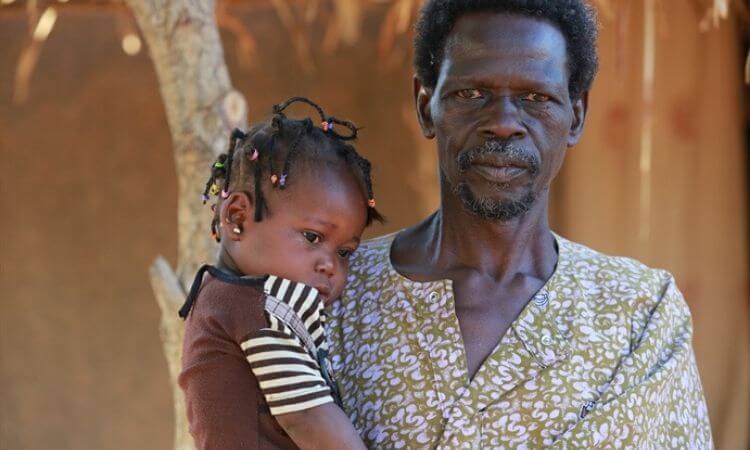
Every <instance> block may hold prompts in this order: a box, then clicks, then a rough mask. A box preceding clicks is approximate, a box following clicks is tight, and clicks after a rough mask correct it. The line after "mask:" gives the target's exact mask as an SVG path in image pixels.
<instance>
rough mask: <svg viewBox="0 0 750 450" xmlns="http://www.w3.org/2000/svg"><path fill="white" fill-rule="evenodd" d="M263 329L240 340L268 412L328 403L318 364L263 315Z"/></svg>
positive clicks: (287, 332)
mask: <svg viewBox="0 0 750 450" xmlns="http://www.w3.org/2000/svg"><path fill="white" fill-rule="evenodd" d="M267 317H268V321H269V323H270V327H269V328H263V329H261V330H259V331H257V332H256V333H254V334H253V335H251V336H248V337H247V338H246V339H245V340H243V342H242V343H241V346H242V350H243V351H244V352H245V356H246V358H247V360H248V362H249V363H250V367H251V368H252V371H253V374H254V375H255V377H256V378H257V379H258V384H259V385H260V390H261V392H263V395H264V396H265V398H266V402H267V403H268V407H269V409H270V411H271V414H273V415H278V414H286V413H291V412H298V411H304V410H306V409H310V408H314V407H316V406H320V405H324V404H326V403H332V402H333V397H332V396H331V390H330V388H329V387H328V385H327V384H326V382H325V379H323V376H322V375H321V373H320V367H319V366H318V363H317V362H316V361H315V360H314V359H313V358H312V357H311V356H310V354H309V353H308V352H307V350H306V349H305V346H304V345H303V344H302V342H301V341H300V340H299V338H297V337H296V336H295V335H294V334H293V333H292V331H291V330H290V329H289V328H287V327H286V325H284V324H283V323H282V322H281V321H279V320H278V319H277V318H276V317H275V316H274V315H272V314H267Z"/></svg>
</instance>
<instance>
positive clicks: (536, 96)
mask: <svg viewBox="0 0 750 450" xmlns="http://www.w3.org/2000/svg"><path fill="white" fill-rule="evenodd" d="M523 99H524V100H526V101H527V102H535V103H539V102H548V101H549V100H550V97H549V95H544V94H540V93H538V92H529V93H528V94H526V95H524V96H523Z"/></svg>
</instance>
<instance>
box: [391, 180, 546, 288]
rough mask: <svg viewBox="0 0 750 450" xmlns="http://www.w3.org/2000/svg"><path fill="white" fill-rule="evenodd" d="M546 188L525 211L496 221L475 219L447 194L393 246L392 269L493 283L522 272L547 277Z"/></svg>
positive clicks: (430, 277)
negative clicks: (486, 280)
mask: <svg viewBox="0 0 750 450" xmlns="http://www.w3.org/2000/svg"><path fill="white" fill-rule="evenodd" d="M547 204H548V197H547V193H546V192H545V193H544V195H543V196H540V197H539V198H538V199H537V200H536V202H535V203H534V205H533V206H532V208H531V209H530V210H529V211H528V212H526V213H525V214H524V215H522V216H520V217H518V218H516V219H513V220H510V221H505V222H502V221H497V220H489V219H483V218H480V217H478V216H477V215H475V214H473V213H471V212H469V211H467V210H466V208H465V207H464V206H463V205H462V204H460V200H459V199H457V198H456V197H455V196H452V195H450V194H448V195H446V196H444V198H443V201H442V207H441V209H439V210H438V211H437V212H435V213H434V214H433V215H432V216H430V217H429V218H427V219H426V220H425V221H424V222H422V223H421V224H419V225H416V226H415V227H413V228H410V229H407V230H405V231H404V232H403V233H401V234H400V235H399V236H398V237H397V239H396V243H395V244H394V251H393V253H392V255H391V256H392V261H393V264H394V266H395V267H396V269H397V270H398V271H399V272H401V273H402V274H404V275H406V276H407V277H409V278H412V279H414V280H415V281H432V280H436V279H444V278H451V279H454V280H456V279H461V278H465V277H468V276H472V275H480V276H482V277H488V278H492V279H494V280H495V281H496V282H498V283H503V282H504V281H507V280H510V279H512V278H513V277H515V276H517V275H519V274H524V275H527V276H531V277H534V278H539V279H542V280H546V279H547V278H549V276H550V275H551V274H552V272H553V271H554V268H555V265H556V264H557V251H556V248H555V242H554V237H553V236H552V233H551V231H550V228H549V224H548V221H547V211H548V208H547Z"/></svg>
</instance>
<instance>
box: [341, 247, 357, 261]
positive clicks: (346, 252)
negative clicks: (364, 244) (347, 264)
mask: <svg viewBox="0 0 750 450" xmlns="http://www.w3.org/2000/svg"><path fill="white" fill-rule="evenodd" d="M352 253H354V250H351V249H348V248H342V249H339V251H338V254H339V256H340V257H341V258H344V259H347V258H349V257H350V256H352Z"/></svg>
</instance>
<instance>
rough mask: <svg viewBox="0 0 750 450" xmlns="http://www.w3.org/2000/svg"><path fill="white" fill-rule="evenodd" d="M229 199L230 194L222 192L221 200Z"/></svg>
mask: <svg viewBox="0 0 750 450" xmlns="http://www.w3.org/2000/svg"><path fill="white" fill-rule="evenodd" d="M228 197H229V192H227V191H221V198H228Z"/></svg>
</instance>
